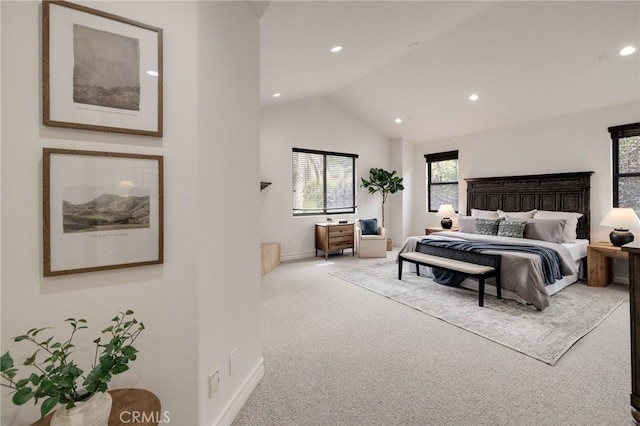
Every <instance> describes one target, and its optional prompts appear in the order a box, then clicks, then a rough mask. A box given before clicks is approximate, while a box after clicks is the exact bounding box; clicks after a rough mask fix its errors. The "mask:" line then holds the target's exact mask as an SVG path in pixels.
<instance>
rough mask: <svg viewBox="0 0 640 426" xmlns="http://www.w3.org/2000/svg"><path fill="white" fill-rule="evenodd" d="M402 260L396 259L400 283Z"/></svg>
mask: <svg viewBox="0 0 640 426" xmlns="http://www.w3.org/2000/svg"><path fill="white" fill-rule="evenodd" d="M402 260H403V259H402V258H401V257H398V280H400V281H402Z"/></svg>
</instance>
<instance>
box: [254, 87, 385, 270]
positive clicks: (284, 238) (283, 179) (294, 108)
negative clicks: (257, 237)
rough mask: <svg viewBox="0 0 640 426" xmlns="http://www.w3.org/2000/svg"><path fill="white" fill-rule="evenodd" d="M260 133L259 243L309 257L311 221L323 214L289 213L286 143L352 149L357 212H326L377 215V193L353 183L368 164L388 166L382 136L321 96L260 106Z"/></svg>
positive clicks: (289, 255) (351, 217)
mask: <svg viewBox="0 0 640 426" xmlns="http://www.w3.org/2000/svg"><path fill="white" fill-rule="evenodd" d="M260 135H261V144H260V178H261V180H263V181H267V182H272V185H271V186H269V187H268V188H266V189H265V190H263V191H262V193H261V195H262V208H261V228H260V229H261V238H262V241H263V242H268V241H275V242H279V243H280V251H281V257H282V259H283V260H287V259H294V258H300V257H306V256H313V255H314V254H315V234H314V232H315V231H314V229H315V228H314V223H316V222H324V221H326V218H327V217H326V216H324V215H323V216H309V217H295V218H294V217H293V215H292V192H291V191H292V183H291V149H292V148H306V149H317V150H322V151H334V152H343V153H349V154H358V155H359V158H358V160H357V161H356V167H357V175H358V176H357V184H358V193H357V202H358V213H357V214H356V215H354V214H350V215H332V216H331V217H332V218H333V219H334V220H337V219H342V218H344V219H348V220H354V219H355V218H356V217H357V218H365V217H366V218H369V217H377V218H378V220H380V219H381V203H382V200H381V197H380V196H379V195H377V194H376V195H370V194H369V193H368V192H367V191H366V190H364V189H363V188H360V187H359V185H360V178H361V177H365V178H367V179H368V176H369V169H370V168H372V167H381V168H385V169H388V168H389V164H390V162H389V140H388V139H387V138H386V137H384V136H382V135H380V134H379V133H377V132H375V131H374V130H372V129H371V128H369V127H367V126H366V125H365V124H363V123H362V122H360V121H358V120H356V119H355V118H353V117H352V116H350V115H349V114H347V113H345V112H344V111H342V110H341V109H339V108H337V107H336V106H335V105H333V104H332V103H330V102H328V101H326V100H323V99H315V100H307V101H296V102H290V103H285V104H283V105H278V106H272V107H268V108H263V110H262V119H261V131H260ZM387 204H388V203H387ZM385 215H386V213H385ZM386 225H387V226H388V224H386Z"/></svg>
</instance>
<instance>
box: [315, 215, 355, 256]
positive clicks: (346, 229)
mask: <svg viewBox="0 0 640 426" xmlns="http://www.w3.org/2000/svg"><path fill="white" fill-rule="evenodd" d="M353 224H354V222H347V223H339V222H333V223H316V257H317V256H318V250H322V251H323V252H324V259H325V260H327V259H328V256H329V252H330V251H333V250H340V252H341V253H344V249H351V255H352V256H355V252H356V251H355V239H354V238H355V237H354V228H353Z"/></svg>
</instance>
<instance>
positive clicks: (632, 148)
mask: <svg viewBox="0 0 640 426" xmlns="http://www.w3.org/2000/svg"><path fill="white" fill-rule="evenodd" d="M609 132H610V133H611V139H612V140H613V207H630V208H632V209H634V210H635V212H636V213H637V214H638V215H639V216H640V123H634V124H627V125H625V126H616V127H609Z"/></svg>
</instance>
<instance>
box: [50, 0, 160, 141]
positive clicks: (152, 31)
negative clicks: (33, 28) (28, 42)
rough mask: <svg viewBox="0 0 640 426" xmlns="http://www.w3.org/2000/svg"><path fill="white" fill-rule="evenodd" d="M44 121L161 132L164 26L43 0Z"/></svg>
mask: <svg viewBox="0 0 640 426" xmlns="http://www.w3.org/2000/svg"><path fill="white" fill-rule="evenodd" d="M42 107H43V123H44V125H45V126H57V127H68V128H74V129H90V130H100V131H105V132H116V133H129V134H136V135H149V136H162V29H161V28H156V27H152V26H150V25H146V24H142V23H140V22H136V21H132V20H130V19H126V18H123V17H120V16H116V15H113V14H110V13H105V12H102V11H99V10H95V9H91V8H88V7H85V6H81V5H77V4H74V3H69V2H66V1H54V0H50V1H47V0H45V1H44V2H43V3H42Z"/></svg>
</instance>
